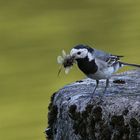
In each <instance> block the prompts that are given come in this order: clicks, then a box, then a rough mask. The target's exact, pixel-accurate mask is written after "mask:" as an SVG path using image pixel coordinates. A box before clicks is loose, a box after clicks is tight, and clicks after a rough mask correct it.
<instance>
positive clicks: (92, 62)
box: [70, 44, 140, 95]
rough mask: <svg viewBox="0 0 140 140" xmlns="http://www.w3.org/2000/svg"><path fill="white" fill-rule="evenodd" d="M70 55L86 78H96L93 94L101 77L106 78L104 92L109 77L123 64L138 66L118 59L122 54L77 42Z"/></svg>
mask: <svg viewBox="0 0 140 140" xmlns="http://www.w3.org/2000/svg"><path fill="white" fill-rule="evenodd" d="M70 55H71V57H72V58H74V59H75V60H76V62H77V65H78V67H79V69H80V70H81V71H82V72H83V73H84V74H85V75H86V76H87V77H88V78H90V79H94V80H96V85H95V88H94V91H93V95H94V93H95V91H96V89H97V88H98V85H99V81H100V80H102V79H105V80H106V85H105V89H104V92H103V93H104V94H105V93H106V91H107V88H108V86H109V79H110V78H111V76H112V75H113V74H114V73H115V72H117V71H118V70H119V69H120V68H122V67H123V66H134V67H138V68H140V65H137V64H131V63H125V62H122V61H120V59H121V58H122V57H123V56H122V55H113V54H111V53H107V52H104V51H102V50H98V49H95V48H92V47H90V46H88V45H84V44H79V45H76V46H75V47H74V48H72V49H71V51H70Z"/></svg>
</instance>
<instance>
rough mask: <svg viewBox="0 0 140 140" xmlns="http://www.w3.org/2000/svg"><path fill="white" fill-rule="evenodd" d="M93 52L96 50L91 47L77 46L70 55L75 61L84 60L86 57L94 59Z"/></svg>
mask: <svg viewBox="0 0 140 140" xmlns="http://www.w3.org/2000/svg"><path fill="white" fill-rule="evenodd" d="M93 52H94V49H92V48H90V47H89V46H86V45H77V46H75V47H74V48H73V49H72V50H71V51H70V55H71V56H72V57H73V58H74V59H75V60H78V59H84V58H86V57H88V58H89V60H90V59H93V55H92V54H93Z"/></svg>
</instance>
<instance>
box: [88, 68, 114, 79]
mask: <svg viewBox="0 0 140 140" xmlns="http://www.w3.org/2000/svg"><path fill="white" fill-rule="evenodd" d="M114 72H115V71H114V68H113V67H106V68H103V69H98V70H97V72H96V73H94V74H89V75H88V77H89V78H92V79H95V80H100V79H109V78H110V77H111V76H112V74H113V73H114Z"/></svg>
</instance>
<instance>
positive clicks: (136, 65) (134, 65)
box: [120, 62, 140, 68]
mask: <svg viewBox="0 0 140 140" xmlns="http://www.w3.org/2000/svg"><path fill="white" fill-rule="evenodd" d="M120 64H121V66H133V67H137V68H140V65H138V64H131V63H125V62H120Z"/></svg>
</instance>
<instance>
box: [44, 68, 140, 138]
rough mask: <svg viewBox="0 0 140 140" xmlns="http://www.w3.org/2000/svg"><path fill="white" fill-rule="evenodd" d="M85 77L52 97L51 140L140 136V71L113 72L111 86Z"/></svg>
mask: <svg viewBox="0 0 140 140" xmlns="http://www.w3.org/2000/svg"><path fill="white" fill-rule="evenodd" d="M94 87H95V81H94V80H91V79H83V80H80V81H77V82H75V83H72V84H70V85H66V86H65V87H63V88H62V89H60V90H59V91H57V92H56V93H55V94H53V96H52V98H51V103H50V105H49V113H48V128H47V129H46V131H45V132H46V136H47V138H48V140H140V71H136V70H133V71H128V72H125V73H121V74H116V75H114V76H113V77H112V78H111V80H110V87H109V88H108V89H107V93H106V94H104V95H103V90H104V87H105V82H104V80H101V82H100V84H99V88H98V89H97V90H96V92H95V94H94V95H93V96H92V92H93V90H94Z"/></svg>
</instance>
